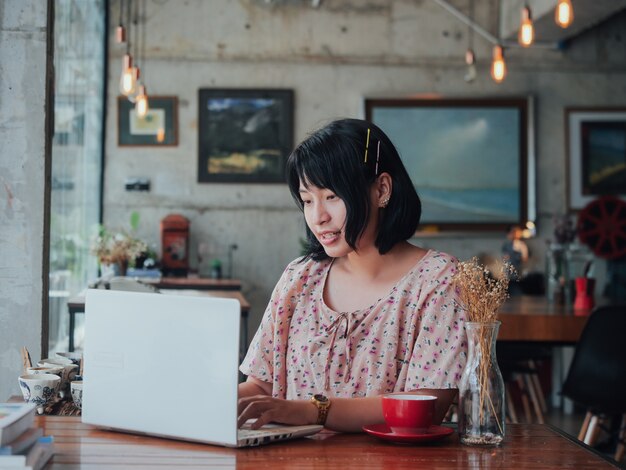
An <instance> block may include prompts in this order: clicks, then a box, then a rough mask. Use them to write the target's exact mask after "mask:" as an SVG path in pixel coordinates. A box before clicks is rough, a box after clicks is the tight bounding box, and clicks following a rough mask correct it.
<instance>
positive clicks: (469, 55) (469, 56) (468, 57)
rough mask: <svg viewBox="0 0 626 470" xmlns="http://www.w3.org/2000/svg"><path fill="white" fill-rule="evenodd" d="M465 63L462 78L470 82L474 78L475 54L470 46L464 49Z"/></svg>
mask: <svg viewBox="0 0 626 470" xmlns="http://www.w3.org/2000/svg"><path fill="white" fill-rule="evenodd" d="M465 63H466V64H467V70H466V72H465V76H464V77H463V78H464V79H465V81H466V82H467V83H472V82H473V81H474V80H476V56H475V55H474V51H473V50H472V49H471V48H470V49H468V50H466V51H465Z"/></svg>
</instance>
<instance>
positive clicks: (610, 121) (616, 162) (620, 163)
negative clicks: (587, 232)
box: [565, 107, 626, 211]
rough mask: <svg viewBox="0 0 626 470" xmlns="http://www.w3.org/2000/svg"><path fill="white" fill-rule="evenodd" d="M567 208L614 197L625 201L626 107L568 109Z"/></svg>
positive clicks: (577, 207) (578, 208) (566, 112)
mask: <svg viewBox="0 0 626 470" xmlns="http://www.w3.org/2000/svg"><path fill="white" fill-rule="evenodd" d="M565 127H566V132H565V135H566V139H565V140H566V142H565V143H566V145H565V148H566V155H567V157H566V158H567V165H566V169H567V170H566V172H567V175H566V182H567V206H568V208H569V209H570V210H572V211H578V210H580V209H582V208H584V207H585V206H586V205H587V204H589V203H590V202H591V201H592V200H594V199H595V198H597V197H600V196H605V195H613V196H617V197H620V198H622V199H625V200H626V108H572V107H570V108H566V109H565Z"/></svg>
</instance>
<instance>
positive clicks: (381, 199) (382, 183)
mask: <svg viewBox="0 0 626 470" xmlns="http://www.w3.org/2000/svg"><path fill="white" fill-rule="evenodd" d="M392 186H393V181H392V179H391V176H390V175H389V173H381V174H380V176H379V177H378V178H376V202H377V204H378V207H380V208H385V207H387V204H389V199H391V189H392Z"/></svg>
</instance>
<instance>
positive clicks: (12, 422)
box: [0, 403, 36, 447]
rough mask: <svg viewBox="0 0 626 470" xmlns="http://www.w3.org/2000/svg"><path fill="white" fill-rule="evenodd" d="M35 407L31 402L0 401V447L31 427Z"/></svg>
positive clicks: (33, 420)
mask: <svg viewBox="0 0 626 470" xmlns="http://www.w3.org/2000/svg"><path fill="white" fill-rule="evenodd" d="M35 408H36V406H35V405H34V404H32V403H0V447H3V446H6V445H8V444H9V443H11V442H13V441H14V440H15V439H17V438H18V437H19V436H20V435H21V434H22V433H24V432H25V431H26V430H28V429H29V428H31V427H33V423H34V422H35Z"/></svg>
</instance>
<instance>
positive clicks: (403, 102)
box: [365, 98, 534, 231]
mask: <svg viewBox="0 0 626 470" xmlns="http://www.w3.org/2000/svg"><path fill="white" fill-rule="evenodd" d="M528 108H529V99H527V98H511V99H419V98H407V99H403V98H402V99H398V98H396V99H366V100H365V115H366V119H368V120H370V121H371V122H373V123H375V124H376V125H377V126H379V127H380V128H381V129H382V130H383V131H385V133H387V135H388V136H389V137H390V139H391V141H392V142H393V143H394V144H395V145H396V147H397V149H398V151H399V153H400V156H401V158H402V160H403V162H404V164H405V166H406V168H407V170H408V172H409V175H410V176H411V179H412V180H413V184H414V185H415V189H416V190H417V193H418V194H419V196H420V199H421V201H422V218H421V223H420V225H421V229H422V230H432V231H439V230H455V231H463V230H494V231H496V230H499V231H504V230H506V229H507V228H508V227H510V226H511V225H520V226H523V225H524V224H525V223H526V222H527V221H528V220H532V218H534V211H533V213H529V207H531V206H533V207H534V189H533V188H532V187H531V184H529V163H530V161H531V160H530V159H529V155H528V152H529V145H528V136H529V127H530V126H529V121H528V114H529V113H528ZM532 183H534V179H533V180H532ZM529 198H531V199H530V203H529Z"/></svg>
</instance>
